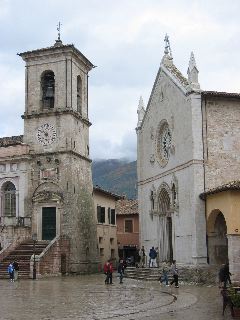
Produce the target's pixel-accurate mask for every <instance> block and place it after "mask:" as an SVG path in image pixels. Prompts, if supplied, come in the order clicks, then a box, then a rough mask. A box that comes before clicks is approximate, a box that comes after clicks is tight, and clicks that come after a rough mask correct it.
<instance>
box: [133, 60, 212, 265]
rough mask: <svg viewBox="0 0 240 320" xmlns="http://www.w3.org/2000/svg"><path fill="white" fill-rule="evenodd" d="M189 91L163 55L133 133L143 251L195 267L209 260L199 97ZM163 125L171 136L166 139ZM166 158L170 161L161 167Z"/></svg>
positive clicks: (185, 83)
mask: <svg viewBox="0 0 240 320" xmlns="http://www.w3.org/2000/svg"><path fill="white" fill-rule="evenodd" d="M189 87H190V83H188V81H187V80H186V79H185V80H184V78H183V76H182V75H181V74H180V72H179V71H177V69H176V67H175V66H174V65H173V62H172V59H171V57H170V56H168V55H165V56H164V58H163V60H162V63H161V66H160V69H159V72H158V74H157V77H156V80H155V83H154V87H153V89H152V93H151V96H150V99H149V102H148V106H147V109H146V112H145V114H144V117H143V119H142V121H140V125H139V126H138V127H137V136H138V199H139V214H140V226H141V244H142V245H144V246H145V248H146V250H147V251H149V249H150V248H151V247H152V246H154V247H159V249H160V259H162V260H166V259H167V260H168V259H170V260H171V259H173V258H174V259H176V260H177V261H178V262H180V263H185V264H198V263H206V257H207V252H206V239H205V234H206V227H205V216H204V203H203V202H202V201H201V200H200V199H199V194H200V192H201V191H202V190H203V189H204V178H203V177H204V175H203V144H202V122H201V119H202V117H201V95H200V93H199V92H198V91H193V90H192V89H191V90H190V89H189ZM163 125H165V126H167V127H168V132H170V133H169V134H168V136H165V137H162V136H161V128H162V126H163ZM162 139H165V140H164V141H165V142H164V141H163V140H162ZM167 140H171V141H167ZM164 143H165V145H164ZM167 143H169V144H170V145H167ZM162 144H163V145H164V148H165V150H162V149H161V148H162ZM167 148H168V149H167ZM164 152H165V153H168V155H167V157H166V158H165V159H164V161H162V158H163V156H164Z"/></svg>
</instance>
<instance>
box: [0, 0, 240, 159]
mask: <svg viewBox="0 0 240 320" xmlns="http://www.w3.org/2000/svg"><path fill="white" fill-rule="evenodd" d="M239 12H240V1H239V0H231V1H227V0H225V1H221V0H211V1H207V0H206V1H194V0H191V1H190V0H181V1H180V0H171V1H169V0H166V1H165V0H121V1H120V0H119V1H116V0H88V1H86V0H85V1H82V0H68V1H66V0H34V1H33V0H0V30H1V32H0V75H1V81H0V136H11V135H19V134H23V120H22V119H21V117H20V116H21V115H22V114H23V112H24V72H25V71H24V62H23V61H22V60H21V58H20V57H18V56H17V55H16V53H18V52H23V51H27V50H33V49H38V48H42V47H47V46H51V45H53V44H54V42H55V39H56V38H57V31H56V25H57V23H58V21H61V23H62V31H61V38H62V41H63V43H64V44H69V43H73V44H74V45H75V46H76V47H77V48H78V49H79V50H80V51H81V52H82V53H83V54H84V55H85V56H86V57H87V58H88V59H89V60H90V61H91V62H92V63H93V64H95V65H97V68H95V69H94V70H92V71H91V72H90V78H89V111H90V115H89V118H90V121H91V122H92V123H93V125H92V127H91V128H90V151H91V156H92V158H94V159H96V158H105V159H109V158H122V157H125V158H129V159H131V160H134V159H136V134H135V127H136V123H137V113H136V111H137V106H138V100H139V97H140V95H142V96H143V100H144V102H145V105H146V104H147V101H148V99H149V96H150V92H151V88H152V86H153V83H154V79H155V76H156V74H157V71H158V68H159V64H160V61H161V58H162V56H163V51H164V41H163V40H164V36H165V34H166V33H168V34H169V37H170V43H171V48H172V54H173V59H174V64H175V65H176V66H177V67H178V69H179V70H180V71H181V72H182V73H183V74H184V75H186V71H187V67H188V61H189V57H190V52H191V51H193V52H194V54H195V58H196V62H197V66H198V69H199V80H200V84H201V88H202V89H204V90H218V91H230V92H239V91H240V81H239V80H240V58H239V57H240V19H239Z"/></svg>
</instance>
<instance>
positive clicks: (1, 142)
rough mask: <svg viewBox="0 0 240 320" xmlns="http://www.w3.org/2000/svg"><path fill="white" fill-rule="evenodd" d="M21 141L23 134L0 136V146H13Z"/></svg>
mask: <svg viewBox="0 0 240 320" xmlns="http://www.w3.org/2000/svg"><path fill="white" fill-rule="evenodd" d="M22 143H23V135H20V136H12V137H3V138H0V147H9V146H15V145H17V144H22Z"/></svg>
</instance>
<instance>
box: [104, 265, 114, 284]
mask: <svg viewBox="0 0 240 320" xmlns="http://www.w3.org/2000/svg"><path fill="white" fill-rule="evenodd" d="M103 271H104V273H105V275H106V279H105V284H112V273H113V267H112V263H111V261H110V260H108V261H107V262H106V263H105V264H104V267H103Z"/></svg>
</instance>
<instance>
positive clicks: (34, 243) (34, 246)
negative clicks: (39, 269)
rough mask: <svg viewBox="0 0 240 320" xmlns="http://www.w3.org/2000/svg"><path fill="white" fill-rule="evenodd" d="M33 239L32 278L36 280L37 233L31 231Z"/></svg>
mask: <svg viewBox="0 0 240 320" xmlns="http://www.w3.org/2000/svg"><path fill="white" fill-rule="evenodd" d="M32 240H33V280H36V259H35V256H36V241H37V234H36V233H33V235H32Z"/></svg>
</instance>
